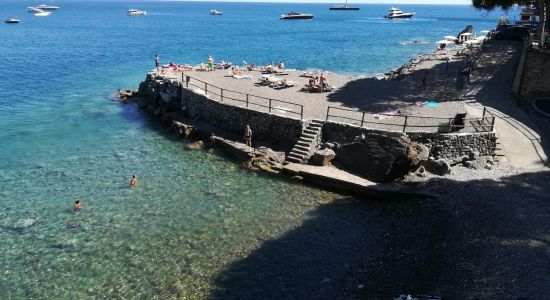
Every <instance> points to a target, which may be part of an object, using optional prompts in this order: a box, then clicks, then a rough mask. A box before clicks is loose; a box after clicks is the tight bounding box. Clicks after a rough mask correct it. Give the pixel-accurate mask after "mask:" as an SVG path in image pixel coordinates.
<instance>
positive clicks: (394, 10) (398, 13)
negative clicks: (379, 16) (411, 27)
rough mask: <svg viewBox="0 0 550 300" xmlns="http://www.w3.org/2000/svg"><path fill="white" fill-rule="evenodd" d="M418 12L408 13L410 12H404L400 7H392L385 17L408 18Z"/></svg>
mask: <svg viewBox="0 0 550 300" xmlns="http://www.w3.org/2000/svg"><path fill="white" fill-rule="evenodd" d="M415 14H416V13H413V12H412V13H408V12H402V11H401V10H400V9H399V8H397V7H392V8H391V9H390V12H389V14H388V15H387V16H384V18H387V19H408V18H411V17H412V16H414V15H415Z"/></svg>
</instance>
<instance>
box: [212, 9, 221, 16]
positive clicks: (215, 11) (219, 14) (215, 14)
mask: <svg viewBox="0 0 550 300" xmlns="http://www.w3.org/2000/svg"><path fill="white" fill-rule="evenodd" d="M210 14H211V15H213V16H221V15H223V12H221V11H217V10H215V9H213V10H211V11H210Z"/></svg>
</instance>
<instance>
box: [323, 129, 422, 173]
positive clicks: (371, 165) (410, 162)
mask: <svg viewBox="0 0 550 300" xmlns="http://www.w3.org/2000/svg"><path fill="white" fill-rule="evenodd" d="M423 150H424V149H422V150H421V151H418V150H417V148H416V145H414V144H413V143H412V142H411V141H410V140H409V139H408V138H407V137H406V136H404V135H400V136H387V135H381V134H369V135H367V136H362V137H361V138H358V139H357V141H356V142H353V143H350V144H343V145H341V146H340V147H337V148H336V149H335V152H336V159H335V161H334V162H335V163H336V164H338V166H339V167H341V168H342V169H344V170H348V171H351V172H354V173H356V174H358V175H359V176H362V177H364V178H366V179H368V180H371V181H374V182H390V181H393V180H395V179H398V178H402V177H404V176H405V175H406V174H407V173H408V172H409V171H410V170H411V169H413V166H414V165H415V164H418V163H419V162H420V160H421V159H422V158H420V157H418V156H419V152H421V153H422V155H424V151H423Z"/></svg>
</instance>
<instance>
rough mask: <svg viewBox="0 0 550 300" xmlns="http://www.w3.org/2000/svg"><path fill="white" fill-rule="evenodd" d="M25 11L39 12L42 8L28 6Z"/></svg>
mask: <svg viewBox="0 0 550 300" xmlns="http://www.w3.org/2000/svg"><path fill="white" fill-rule="evenodd" d="M27 12H32V13H39V12H43V10H41V9H40V8H36V7H32V6H29V7H27Z"/></svg>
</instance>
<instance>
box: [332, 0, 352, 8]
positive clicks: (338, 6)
mask: <svg viewBox="0 0 550 300" xmlns="http://www.w3.org/2000/svg"><path fill="white" fill-rule="evenodd" d="M329 10H359V7H353V6H348V0H346V4H344V5H333V6H331V7H329Z"/></svg>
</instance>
